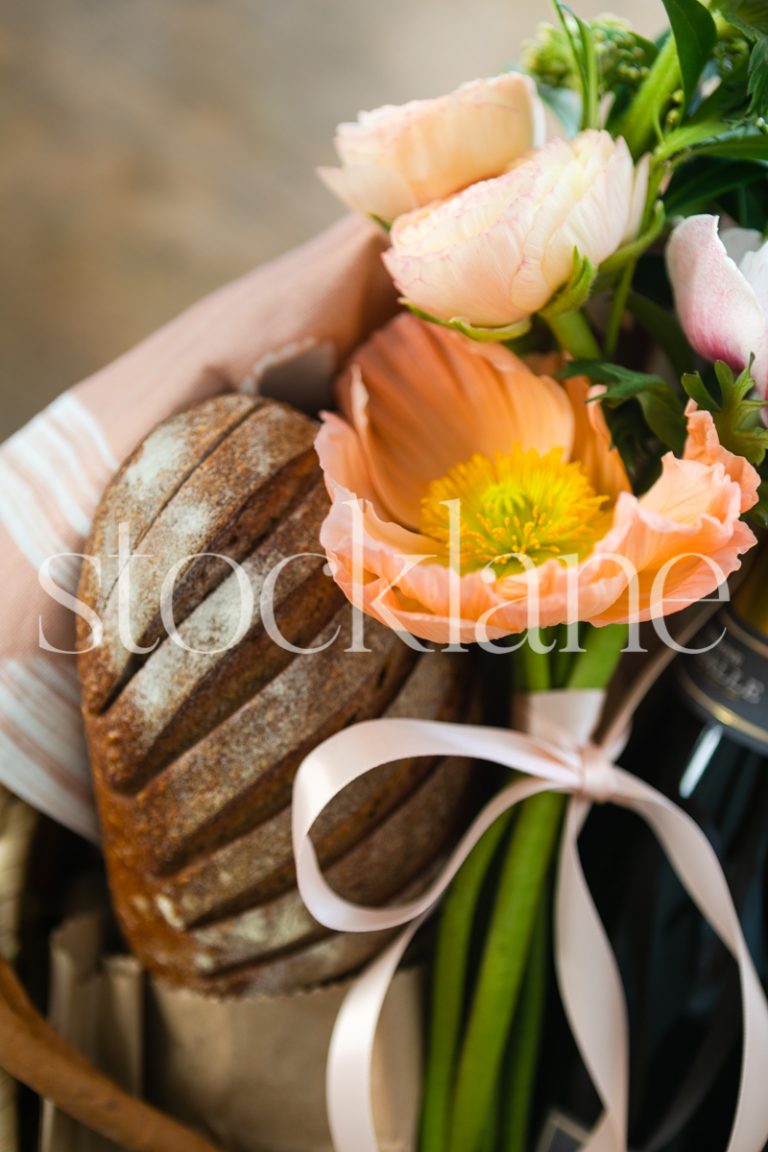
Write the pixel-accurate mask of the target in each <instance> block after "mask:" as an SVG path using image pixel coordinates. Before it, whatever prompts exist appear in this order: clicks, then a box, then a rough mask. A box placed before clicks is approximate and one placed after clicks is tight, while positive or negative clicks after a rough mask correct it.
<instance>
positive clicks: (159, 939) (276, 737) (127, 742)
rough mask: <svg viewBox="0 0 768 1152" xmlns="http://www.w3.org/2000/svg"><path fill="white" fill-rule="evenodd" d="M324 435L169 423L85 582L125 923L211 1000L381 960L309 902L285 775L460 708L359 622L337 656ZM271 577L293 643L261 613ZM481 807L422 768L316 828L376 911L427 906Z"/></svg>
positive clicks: (93, 749)
mask: <svg viewBox="0 0 768 1152" xmlns="http://www.w3.org/2000/svg"><path fill="white" fill-rule="evenodd" d="M315 431H316V425H315V424H314V422H313V421H312V420H310V419H308V418H307V417H306V416H303V415H301V414H300V413H298V412H296V411H294V410H293V409H290V408H288V407H286V406H285V405H282V404H278V403H276V402H273V401H264V400H255V401H254V400H251V399H248V398H245V397H242V396H234V395H233V396H223V397H218V398H216V399H214V400H210V401H207V402H206V403H204V404H202V405H200V406H198V407H196V408H194V409H192V410H190V411H188V412H185V413H182V414H181V415H179V416H176V417H173V418H172V419H170V420H168V421H166V422H165V423H164V424H162V425H160V427H159V428H157V429H156V430H155V431H154V432H153V433H152V434H151V435H150V436H149V437H148V438H147V439H146V440H145V441H144V443H143V444H142V445H141V446H140V447H139V448H138V450H137V451H136V452H135V453H134V455H133V456H132V457H131V458H130V459H129V460H128V461H127V462H126V464H125V465H124V466H123V468H122V469H121V471H120V472H119V473H118V475H117V476H116V477H115V479H114V481H113V483H112V485H111V486H110V488H109V489H108V491H107V492H106V494H105V496H104V499H103V500H102V503H101V506H100V508H99V511H98V514H97V517H96V520H95V523H94V528H93V532H92V536H91V540H90V542H89V545H88V555H89V556H90V557H93V560H94V562H93V563H91V562H87V563H86V564H85V565H84V570H83V579H82V582H81V589H80V597H81V600H83V601H84V602H85V603H87V604H88V605H89V606H90V607H91V608H93V609H94V611H95V612H96V613H97V614H98V615H99V617H100V619H101V620H102V622H103V633H102V635H101V637H100V642H99V643H98V645H97V646H95V647H92V648H91V650H90V651H85V652H84V653H83V655H82V656H81V657H80V676H81V683H82V690H83V710H84V716H85V726H86V734H87V738H88V744H89V750H90V755H91V760H92V765H93V774H94V780H95V786H96V794H97V798H98V803H99V810H100V814H101V823H102V829H103V836H104V849H105V853H106V858H107V864H108V870H109V876H110V883H111V887H112V892H113V897H114V903H115V907H116V911H117V914H118V918H119V920H120V923H121V926H122V928H123V931H124V933H125V936H126V938H127V940H128V941H129V943H130V945H131V947H132V948H133V950H134V951H135V952H136V953H137V955H138V956H139V957H140V958H141V959H142V961H143V962H144V963H145V964H146V965H147V966H148V967H149V968H150V969H152V970H153V971H154V972H156V973H157V974H160V975H162V976H165V977H167V978H169V979H171V980H173V981H175V982H177V983H182V984H185V985H187V986H189V987H194V988H199V989H203V990H209V991H213V992H217V993H235V992H243V991H247V990H257V989H260V990H265V991H266V990H270V991H275V990H280V989H286V988H290V987H294V986H298V985H303V984H306V983H309V982H320V981H324V980H328V979H331V978H333V977H336V976H339V975H342V974H343V973H345V972H347V971H349V970H351V969H353V968H355V967H357V966H358V965H359V964H360V963H362V962H363V961H364V960H365V959H366V958H367V957H368V956H369V955H371V954H372V953H373V952H374V951H376V950H377V949H378V948H379V947H380V946H381V944H382V943H383V940H382V938H381V936H370V937H368V936H365V937H348V936H345V935H343V934H336V933H329V932H328V931H327V930H326V929H324V928H322V927H321V926H320V925H319V924H317V923H316V922H315V921H313V920H312V918H311V917H310V916H309V914H308V913H307V911H306V909H305V908H304V907H303V905H302V903H301V900H300V897H299V894H298V891H297V889H296V883H295V872H294V868H293V861H292V853H291V842H290V799H291V788H292V783H293V778H294V776H295V773H296V770H297V768H298V765H299V764H300V762H301V760H302V758H303V757H304V756H305V755H306V754H307V752H308V751H309V750H310V749H311V748H313V747H315V746H316V745H317V744H318V743H319V742H320V741H321V740H323V739H325V738H327V737H328V736H330V735H332V734H333V733H334V732H337V731H339V730H340V729H341V728H343V727H345V726H346V725H348V724H351V723H353V722H355V721H356V720H361V719H366V718H370V717H375V716H381V715H390V716H393V715H394V716H421V717H425V718H432V719H456V718H458V717H460V716H461V715H462V714H463V712H464V709H465V703H466V700H465V695H466V694H465V690H464V686H463V673H464V667H463V664H464V661H463V660H462V658H461V657H453V658H451V657H449V656H447V655H444V654H440V653H429V654H425V655H418V654H417V653H416V652H414V651H413V650H412V649H411V648H409V647H408V646H407V645H406V644H405V643H404V642H403V641H402V640H400V639H399V638H398V637H397V636H395V635H394V634H393V633H391V632H389V631H388V630H386V629H384V628H383V627H381V626H380V625H378V624H376V623H375V622H373V621H370V620H367V621H366V626H365V644H366V648H367V651H364V652H358V651H347V649H349V648H350V647H351V645H352V639H353V637H352V631H351V629H352V615H351V609H350V607H349V605H348V604H347V603H346V601H345V600H344V599H343V597H342V595H341V593H340V592H339V590H338V589H337V588H336V586H335V585H334V583H333V581H332V580H331V579H330V578H329V576H328V574H327V570H325V558H324V556H323V555H322V554H321V550H320V547H319V542H318V534H319V528H320V524H321V522H322V519H323V517H324V515H325V512H326V510H327V506H328V505H327V496H326V494H325V490H324V486H323V482H322V477H321V475H320V471H319V467H318V465H317V460H316V457H315V453H314V449H313V440H314V435H315ZM129 551H130V553H133V559H131V560H130V561H129V560H128V555H129ZM224 557H226V558H228V559H229V560H231V561H236V562H237V564H238V565H239V566H240V571H239V573H238V572H236V571H235V569H234V568H233V565H232V564H231V563H228V562H227V560H226V559H223V558H224ZM289 558H290V559H289ZM96 561H97V562H98V563H96ZM281 561H287V562H286V563H284V565H283V567H282V568H281V569H280V570H279V577H278V579H277V581H276V583H275V584H274V588H275V594H274V597H273V604H274V615H275V621H276V623H277V625H278V627H279V630H280V632H281V634H282V635H283V636H284V637H285V640H286V641H287V643H286V644H284V645H281V644H279V643H277V642H276V640H275V638H274V636H271V635H270V634H269V632H268V630H267V628H266V627H265V621H264V620H263V619H262V616H261V610H260V607H261V593H262V590H263V589H264V586H265V582H266V581H269V580H270V579H273V577H274V574H275V572H276V566H277V565H279V564H280V562H281ZM126 569H127V570H126ZM169 571H173V572H174V575H175V580H174V581H173V584H172V586H171V584H170V583H169V582H168V573H169ZM243 581H247V584H248V585H249V586H250V588H251V590H252V593H253V611H252V613H250V614H249V615H248V616H247V617H246V618H243V616H242V604H243V599H242V586H243ZM169 621H170V622H171V625H172V627H173V628H174V629H175V635H171V634H169V628H168V622H169ZM80 629H81V635H80V644H81V648H86V647H87V646H88V645H89V644H91V643H92V637H91V636H90V635H89V634H88V631H87V628H86V627H85V626H84V623H83V621H80ZM236 635H239V637H240V638H239V640H238V642H237V643H235V644H234V645H232V644H231V640H232V638H233V637H234V636H236ZM97 639H99V638H98V637H97ZM291 645H293V646H294V647H295V648H302V649H312V648H317V649H320V650H319V651H317V652H316V653H314V654H312V655H303V654H298V653H297V652H296V651H295V650H292V649H291V647H290V646H291ZM131 649H133V650H131ZM468 790H469V770H468V767H467V765H465V764H460V763H449V762H430V761H427V760H421V759H419V760H414V761H407V762H402V761H401V762H398V763H396V764H391V765H388V766H386V767H384V768H382V769H381V770H380V771H379V772H377V773H375V774H371V775H370V776H369V777H367V778H364V779H362V780H360V781H358V782H357V783H356V784H355V785H353V786H352V787H350V788H348V789H347V790H346V791H345V792H344V794H343V795H342V796H340V797H339V798H338V800H337V801H336V802H335V804H334V805H332V806H331V807H330V808H329V809H328V810H327V812H326V813H324V814H323V816H322V817H321V819H320V820H318V822H317V824H316V826H315V829H314V831H313V838H314V841H315V845H316V848H317V851H318V855H319V857H320V859H321V861H322V863H323V865H324V867H325V868H326V871H327V873H328V876H329V878H330V879H331V881H332V882H333V883H334V885H335V886H336V887H337V889H338V890H339V891H340V892H342V893H343V894H344V895H346V896H347V897H349V898H351V899H354V900H357V901H360V902H363V903H365V902H383V901H387V900H389V899H395V898H401V897H402V896H403V895H405V894H406V893H410V892H412V891H414V890H418V888H419V887H420V886H422V885H423V883H424V882H425V878H426V877H428V876H429V875H430V874H431V872H432V871H433V870H434V868H435V866H436V863H437V861H438V860H439V857H440V855H441V853H442V852H443V851H444V850H445V848H446V846H447V844H448V842H449V841H450V840H451V839H452V838H453V837H454V836H455V834H456V833H457V831H458V829H459V828H460V827H461V826H462V824H463V823H464V822H465V821H466V812H467V801H468Z"/></svg>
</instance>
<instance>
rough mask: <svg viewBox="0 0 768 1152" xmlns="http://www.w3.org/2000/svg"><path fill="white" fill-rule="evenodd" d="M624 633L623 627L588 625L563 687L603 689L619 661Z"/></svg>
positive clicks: (626, 631) (624, 639) (624, 637)
mask: <svg viewBox="0 0 768 1152" xmlns="http://www.w3.org/2000/svg"><path fill="white" fill-rule="evenodd" d="M627 633H628V629H627V625H626V624H606V625H605V626H604V627H603V628H595V627H594V626H593V625H588V626H587V628H586V630H585V633H584V636H583V638H582V640H581V646H582V647H583V649H584V651H583V652H580V653H578V654H577V656H576V659H575V661H574V664H573V667H572V668H571V674H570V676H569V677H568V683H567V684H566V688H569V689H571V690H575V689H577V688H605V686H606V685H607V684H608V683H609V682H610V679H611V677H612V676H613V673H614V672H615V671H616V666H617V665H618V663H619V660H620V659H621V653H622V650H623V648H624V646H625V644H626V642H627Z"/></svg>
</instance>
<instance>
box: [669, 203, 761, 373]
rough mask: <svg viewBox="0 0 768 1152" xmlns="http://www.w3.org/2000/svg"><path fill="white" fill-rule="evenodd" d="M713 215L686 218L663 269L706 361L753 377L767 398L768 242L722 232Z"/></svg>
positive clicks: (740, 233)
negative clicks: (722, 363)
mask: <svg viewBox="0 0 768 1152" xmlns="http://www.w3.org/2000/svg"><path fill="white" fill-rule="evenodd" d="M718 229H719V221H718V218H717V216H690V217H689V218H688V219H687V220H683V221H682V223H680V224H678V225H677V227H676V228H675V230H674V232H673V233H672V236H671V238H670V241H669V245H668V247H667V265H668V267H669V275H670V279H671V280H672V287H673V288H674V291H675V303H676V306H677V312H678V315H679V317H680V322H681V324H682V325H683V328H684V329H685V334H686V336H687V337H688V339H689V340H690V342H691V344H692V345H693V347H694V348H695V349H696V351H697V352H698V353H699V354H700V355H701V356H704V357H705V359H707V360H724V361H725V362H726V364H730V366H731V368H735V369H737V370H738V371H741V369H742V368H746V366H747V365H748V364H749V360H750V357H751V356H754V357H755V363H754V367H753V374H754V377H755V381H756V383H757V385H758V387H759V388H760V391H761V392H762V394H763V395H766V394H768V242H766V240H765V238H764V237H763V235H762V234H761V233H760V232H752V231H750V230H748V229H746V228H725V229H723V232H722V233H721V234H718Z"/></svg>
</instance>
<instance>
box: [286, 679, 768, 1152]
mask: <svg viewBox="0 0 768 1152" xmlns="http://www.w3.org/2000/svg"><path fill="white" fill-rule="evenodd" d="M566 696H567V698H568V699H567V703H568V704H570V705H571V712H572V714H573V712H574V709H573V706H574V705H575V706H576V708H575V714H576V715H579V714H580V723H579V724H577V725H576V728H581V729H582V731H576V730H575V728H574V730H573V731H570V732H569V731H567V730H566V729H563V728H561V727H560V726H559V725H556V723H553V720H552V719H551V718H550V717H549V716H548V715H546V714H545V716H544V724H543V725H542V724H541V723H539V724H538V728H539V730H540V731H543V732H545V733H546V736H545V737H543V736H542V735H537V734H535V731H534V733H533V734H530V735H529V734H526V733H522V732H514V731H505V730H502V729H498V728H487V727H480V726H476V725H468V724H451V723H444V722H440V721H429V720H405V719H403V720H401V719H380V720H367V721H364V722H362V723H360V724H357V725H354V726H353V727H351V728H347V729H345V730H344V731H342V732H338V733H337V734H336V735H335V736H332V737H330V739H328V740H326V741H325V742H324V743H323V744H321V745H319V746H318V747H317V748H315V749H314V751H312V752H311V753H310V754H309V755H308V756H307V757H306V759H305V760H304V762H303V763H302V765H301V768H300V769H299V772H298V774H297V777H296V781H295V784H294V794H293V846H294V853H295V856H296V871H297V876H298V885H299V891H300V892H301V895H302V898H303V900H304V902H305V904H306V906H307V908H308V909H309V911H310V912H311V914H312V915H313V916H314V917H315V919H317V920H318V921H319V922H320V923H321V924H324V925H325V926H326V927H328V928H332V929H335V930H337V931H341V932H371V931H376V930H378V929H392V928H396V927H402V926H405V927H404V929H403V931H402V933H401V934H400V935H399V936H398V937H397V938H396V939H395V940H394V941H393V942H392V943H391V944H390V945H389V946H388V947H387V949H386V950H385V951H384V952H383V953H382V954H381V955H380V956H379V957H378V958H377V959H376V960H374V961H373V962H372V963H371V964H370V965H369V967H368V968H367V969H366V970H365V972H364V973H363V974H362V976H360V978H359V979H358V980H357V981H356V982H355V983H354V984H353V986H352V988H351V990H350V992H349V993H348V994H347V997H346V999H345V1001H344V1003H343V1005H342V1007H341V1010H340V1012H339V1015H338V1017H337V1020H336V1024H335V1026H334V1032H333V1037H332V1040H331V1046H330V1051H329V1056H328V1066H327V1078H326V1093H327V1106H328V1119H329V1123H330V1129H331V1135H332V1138H333V1142H334V1147H335V1148H336V1152H378V1147H379V1146H378V1142H377V1139H376V1133H375V1130H374V1123H373V1115H372V1110H371V1059H372V1053H373V1042H374V1036H375V1032H376V1026H377V1022H378V1018H379V1013H380V1011H381V1007H382V1005H383V1002H384V998H385V996H386V993H387V989H388V987H389V985H390V983H391V980H392V978H393V976H394V973H395V970H396V968H397V966H398V964H399V962H400V960H401V958H402V956H403V953H404V952H405V950H406V948H407V946H408V944H409V943H410V941H411V939H412V938H413V936H414V934H415V933H416V932H417V930H418V929H419V927H420V926H421V924H422V923H423V922H424V920H426V918H427V917H428V916H429V915H430V914H431V913H432V912H433V911H434V910H435V908H436V907H437V905H438V903H439V901H440V899H441V897H442V896H443V894H444V892H445V891H446V889H447V888H448V885H449V884H450V883H451V881H452V880H453V878H454V876H455V875H456V873H457V872H458V870H459V868H460V867H461V865H462V864H463V862H464V861H465V860H466V858H467V856H468V855H469V853H470V852H471V851H472V849H473V848H474V846H475V845H476V844H477V842H478V841H479V840H480V838H481V837H482V836H483V834H484V833H485V832H486V831H487V830H488V828H490V826H491V825H492V824H493V823H494V821H495V820H497V819H498V817H499V816H501V815H502V813H504V812H506V811H508V810H509V809H510V808H513V807H514V806H515V805H516V804H519V803H521V802H522V801H523V800H526V799H528V798H529V797H531V796H535V795H536V794H537V793H540V792H546V791H554V792H564V793H567V794H569V795H570V796H571V800H570V803H569V805H568V809H567V814H566V819H565V824H564V828H563V834H562V840H561V845H560V859H559V865H558V877H557V891H556V901H555V921H556V934H555V941H556V944H555V947H556V957H555V959H556V968H557V976H558V982H559V985H560V991H561V994H562V999H563V1004H564V1006H565V1009H566V1012H567V1014H568V1018H569V1021H570V1024H571V1028H572V1031H573V1034H574V1037H575V1039H576V1041H577V1043H578V1045H579V1049H580V1051H581V1054H582V1057H583V1059H584V1062H585V1064H586V1067H587V1069H588V1070H589V1073H590V1075H591V1077H592V1080H593V1083H594V1085H595V1088H596V1089H597V1091H598V1093H599V1095H600V1098H601V1100H602V1103H603V1107H604V1112H603V1115H602V1117H601V1119H600V1121H599V1122H598V1124H597V1126H596V1128H595V1129H594V1131H593V1132H592V1134H591V1135H590V1137H589V1139H588V1140H587V1143H586V1145H585V1149H584V1152H625V1150H626V1140H627V1136H626V1132H627V1100H628V1082H629V1057H628V1025H627V1012H626V1005H625V1000H624V992H623V989H622V985H621V979H620V976H619V971H618V967H617V964H616V960H615V957H614V955H613V953H612V951H611V948H610V945H609V942H608V938H607V936H606V933H605V930H604V928H603V925H602V923H601V921H600V918H599V916H598V913H597V909H596V908H595V905H594V903H593V901H592V897H591V895H590V892H589V888H588V886H587V883H586V879H585V877H584V873H583V871H582V867H581V862H580V859H579V853H578V848H577V841H578V837H579V833H580V831H581V828H582V826H583V824H584V821H585V820H586V817H587V815H588V812H589V809H590V806H591V804H592V803H605V802H607V801H610V802H611V803H613V804H618V805H621V806H622V807H624V808H628V809H630V810H631V811H633V812H636V813H637V814H638V815H639V816H640V817H642V819H643V820H645V821H646V823H647V824H648V825H649V826H650V827H651V828H652V830H653V832H654V833H655V835H656V836H657V838H658V840H659V841H660V843H661V845H662V846H663V848H664V850H665V852H666V854H667V856H668V858H669V860H670V862H671V863H672V865H673V867H674V869H675V871H676V872H677V875H678V877H679V878H680V880H681V882H682V884H683V885H684V886H685V888H686V889H687V891H688V893H689V894H690V896H691V897H692V899H693V900H694V901H695V903H696V904H697V906H698V908H699V909H700V911H701V913H702V915H703V916H704V917H705V918H706V920H707V921H708V922H709V924H710V925H711V926H712V928H713V929H714V931H715V932H716V934H717V935H718V937H719V938H720V940H722V942H723V943H724V944H725V946H726V947H727V948H728V950H729V951H730V952H731V954H732V955H733V957H734V959H735V960H736V963H737V964H738V966H739V976H740V981H741V995H742V1004H743V1019H744V1042H743V1053H742V1069H741V1085H740V1089H739V1098H738V1103H737V1107H736V1115H735V1118H734V1123H733V1128H732V1131H731V1138H730V1141H729V1144H728V1152H760V1149H762V1148H763V1146H764V1144H765V1141H766V1138H767V1137H768V1093H766V1092H765V1069H766V1067H768V1004H767V1003H766V999H765V996H764V994H763V990H762V988H761V985H760V981H759V979H758V977H757V973H756V972H755V968H754V965H753V963H752V960H751V957H750V954H749V950H748V948H747V945H746V942H745V940H744V936H743V934H742V931H741V927H740V924H739V918H738V915H737V913H736V909H735V908H734V905H733V901H732V899H731V896H730V892H729V890H728V885H727V882H726V880H725V877H724V875H723V871H722V868H721V867H720V863H719V861H718V859H717V856H716V854H715V852H714V849H713V848H712V846H711V844H710V842H709V841H708V839H707V838H706V836H705V835H704V833H703V832H702V831H701V829H700V828H699V827H698V825H697V824H696V823H695V822H694V821H693V820H692V819H691V818H690V817H689V816H688V815H687V814H686V813H685V812H683V811H682V809H681V808H679V807H678V806H677V805H675V804H673V803H672V802H671V801H670V800H668V799H667V798H666V797H665V796H663V795H662V794H661V793H660V792H658V791H656V789H654V788H651V787H650V786H649V785H647V784H645V783H643V781H641V780H639V779H638V778H637V777H635V776H632V775H631V774H630V773H628V772H625V771H624V770H623V769H622V768H620V767H617V766H616V765H615V763H614V755H613V754H612V749H615V747H616V746H617V743H620V741H619V735H618V734H619V732H621V730H622V728H623V727H624V725H623V724H621V725H620V726H618V727H617V724H616V723H614V724H613V725H612V727H611V730H610V731H609V733H608V735H607V736H606V737H605V738H604V740H603V741H601V742H600V743H593V742H591V741H589V740H587V739H585V738H584V729H585V728H586V729H587V730H588V731H591V730H592V727H593V724H592V720H593V713H594V709H595V705H596V704H597V703H598V702H600V701H602V693H595V692H583V693H582V692H568V693H561V692H556V693H539V694H537V695H536V696H535V697H530V698H529V700H531V701H535V702H536V706H538V708H539V709H540V708H541V707H542V705H543V706H544V708H545V710H546V708H547V704H549V705H550V706H551V705H552V704H557V711H556V712H555V716H560V717H562V707H563V704H564V702H565V701H564V698H565V697H566ZM547 697H549V698H550V699H549V701H547V700H546V698H547ZM555 697H556V698H558V699H557V700H555V699H554V698H555ZM622 712H623V714H624V713H625V712H626V709H624V710H622ZM585 718H586V719H585ZM536 727H537V725H536V724H534V729H535V728H536ZM415 756H430V757H435V756H458V757H469V758H473V759H476V760H478V761H481V762H486V763H488V764H493V765H501V766H503V767H506V768H509V769H511V770H512V771H514V772H516V773H524V774H525V778H523V779H518V780H516V781H515V782H514V783H512V784H510V785H509V786H508V787H507V788H505V789H504V790H503V791H501V792H500V793H498V794H497V795H496V796H495V797H494V798H493V799H492V800H491V801H490V802H489V803H488V804H487V806H486V807H485V808H484V809H483V811H482V812H481V813H480V814H479V816H478V817H477V818H476V819H475V821H474V823H473V824H472V826H471V827H470V828H469V830H468V831H467V833H466V834H465V835H464V837H463V838H462V840H461V842H460V843H459V845H458V847H457V848H456V849H455V851H454V852H453V854H452V855H451V857H450V859H449V861H448V863H447V865H446V866H445V869H444V871H443V872H442V874H441V875H440V876H439V877H438V879H437V880H436V881H435V882H434V883H433V884H432V885H431V886H430V887H429V889H428V890H427V891H426V892H425V893H424V894H423V895H422V896H420V897H418V898H417V899H415V900H412V901H409V902H408V903H405V904H400V905H397V906H389V907H387V908H382V909H375V908H365V907H361V906H360V905H356V904H352V903H350V902H348V901H346V900H344V899H342V898H341V897H340V896H339V895H338V894H337V893H336V892H334V891H333V889H332V888H330V887H329V886H328V884H327V883H326V881H325V879H324V877H323V875H322V873H321V871H320V868H319V866H318V862H317V856H316V854H315V851H314V848H313V845H312V842H311V840H310V838H309V833H310V829H311V828H312V825H313V824H314V822H315V820H316V819H317V818H318V816H319V815H320V813H321V812H322V811H323V809H324V808H325V807H326V806H327V805H328V804H330V803H331V802H332V800H333V799H334V798H335V797H336V796H337V795H338V794H339V792H341V791H342V789H344V788H346V787H347V785H348V784H351V783H352V782H353V781H354V780H357V779H358V778H359V777H360V776H363V775H364V774H365V773H366V772H370V771H372V770H373V769H375V768H377V767H380V766H381V765H383V764H387V763H389V762H391V761H394V760H399V759H403V758H412V757H415Z"/></svg>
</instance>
